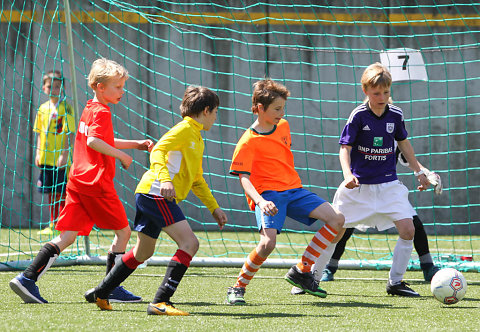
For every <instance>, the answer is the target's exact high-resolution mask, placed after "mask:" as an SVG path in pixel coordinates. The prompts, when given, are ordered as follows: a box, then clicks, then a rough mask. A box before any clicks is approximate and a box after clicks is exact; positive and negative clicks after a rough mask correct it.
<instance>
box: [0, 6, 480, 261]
mask: <svg viewBox="0 0 480 332" xmlns="http://www.w3.org/2000/svg"><path fill="white" fill-rule="evenodd" d="M64 3H65V2H64V1H48V0H39V1H15V0H5V1H2V7H1V8H0V36H1V45H2V47H1V48H0V67H1V69H0V78H1V79H0V84H1V86H2V89H0V95H1V96H0V97H1V102H0V103H1V113H0V120H1V127H0V139H1V140H0V162H1V164H2V166H3V179H4V180H3V186H2V190H1V197H0V211H1V225H0V263H2V264H4V265H6V266H8V267H15V266H16V263H18V262H19V261H21V260H29V259H31V258H32V257H33V256H34V255H35V254H36V252H37V251H38V249H39V248H40V247H41V246H42V245H43V244H44V243H45V242H46V241H49V240H50V239H51V238H52V237H53V236H54V235H55V234H50V235H48V234H47V235H44V234H38V232H39V231H40V230H42V229H44V228H45V227H46V226H48V224H49V219H50V215H49V205H50V202H49V199H48V195H46V194H41V193H39V192H38V191H37V188H36V182H37V179H38V176H39V169H38V167H36V166H35V155H36V149H37V148H38V147H37V143H36V134H35V133H34V132H33V127H34V121H35V117H36V114H37V112H38V108H39V105H40V104H42V103H44V102H46V101H48V97H47V96H46V95H45V94H44V92H43V90H42V77H43V75H44V74H45V73H47V72H48V71H50V70H59V71H60V72H61V73H62V75H63V77H64V78H65V84H64V86H63V91H62V94H63V95H64V96H65V97H66V101H67V102H68V103H70V104H71V105H73V106H74V107H75V109H76V115H77V117H78V115H79V113H80V112H81V110H82V109H83V107H84V105H85V103H86V101H87V100H88V99H91V98H92V97H93V93H92V91H91V90H90V89H89V87H88V85H87V80H86V76H87V75H88V72H89V70H90V67H91V64H92V62H93V61H94V60H95V59H97V58H99V57H106V58H110V59H113V60H115V61H117V62H119V63H120V64H122V65H123V66H124V67H126V68H127V69H128V71H129V74H130V79H129V80H128V81H127V84H126V91H127V93H126V95H125V96H124V97H123V99H122V101H121V102H120V103H119V104H118V105H115V106H113V107H112V113H113V123H114V128H115V135H116V137H119V138H125V139H141V138H145V137H148V138H151V139H152V140H154V141H156V140H158V139H159V138H160V137H161V136H162V135H163V134H164V133H165V132H166V131H167V130H168V129H169V128H170V127H171V126H173V125H174V124H176V123H177V122H179V121H180V119H181V117H180V115H179V109H178V106H179V104H180V101H181V98H182V96H183V92H184V90H185V88H186V86H188V85H190V84H198V85H204V86H207V87H209V88H211V89H213V90H214V91H216V92H217V93H218V94H219V96H220V101H221V105H220V106H221V109H220V112H219V118H218V121H217V124H216V125H215V126H214V127H213V128H212V130H211V131H209V132H207V133H205V134H204V140H205V144H206V148H205V155H204V160H203V162H204V171H205V174H204V175H205V178H206V180H207V182H208V183H209V185H210V188H211V189H212V192H213V194H214V196H215V197H216V198H217V200H218V201H219V203H220V206H221V207H222V208H224V210H225V211H226V212H227V214H228V217H229V225H228V226H227V227H226V228H225V230H224V231H223V232H219V231H218V229H217V227H216V223H215V222H214V220H213V218H212V216H211V215H210V213H209V212H208V210H206V209H205V208H204V206H203V205H202V204H201V202H200V201H199V200H198V199H197V198H196V197H195V196H193V195H190V196H189V197H188V198H187V199H186V200H185V201H184V202H183V203H181V204H182V205H181V207H182V209H183V211H184V213H185V215H186V216H187V218H188V220H189V222H190V224H191V226H192V228H193V229H194V230H195V232H196V234H197V236H198V237H199V239H200V241H201V246H200V250H199V253H198V254H197V256H198V257H211V258H225V259H227V260H228V259H233V258H243V257H245V256H246V255H247V254H248V253H249V252H250V251H251V250H252V248H253V247H254V246H255V244H256V243H257V241H258V232H257V227H256V222H255V217H254V215H253V213H252V212H250V211H248V208H247V205H246V201H245V197H244V194H243V192H242V189H241V187H240V184H239V182H238V179H237V178H235V177H233V176H230V175H229V174H228V171H229V167H230V158H231V156H232V153H233V150H234V147H235V144H236V142H237V141H238V139H239V138H240V136H241V135H242V133H243V132H244V130H245V129H247V128H248V127H249V126H250V124H251V123H252V122H253V121H254V116H253V114H252V112H251V111H250V103H251V101H250V100H251V90H252V84H253V83H254V82H255V81H257V80H258V79H261V78H263V77H264V76H270V77H272V78H273V79H275V80H277V81H279V82H281V83H283V84H285V85H286V86H287V87H288V88H289V89H290V91H291V97H290V98H289V100H288V102H287V108H286V118H287V119H288V120H289V123H290V126H291V130H292V140H293V152H294V156H295V163H296V167H297V170H298V172H299V174H300V176H301V178H302V181H303V184H304V187H305V188H307V189H309V190H311V191H313V192H315V193H317V194H319V195H320V196H321V197H324V198H325V199H327V200H328V201H332V198H333V195H334V193H335V190H336V188H337V187H338V185H339V184H340V182H341V181H342V180H343V177H342V173H341V168H340V164H339V162H338V150H339V146H338V138H339V135H340V132H341V130H342V128H343V126H344V124H345V122H346V119H347V118H348V116H349V114H350V112H351V110H353V109H354V108H355V107H356V106H357V105H358V104H360V103H361V102H362V101H363V98H364V95H363V93H362V90H361V87H360V84H359V81H360V76H361V73H362V72H363V70H364V69H365V67H366V66H368V65H369V64H371V63H373V62H377V61H380V54H381V53H382V52H384V51H387V50H391V49H400V50H403V51H404V52H407V50H409V49H412V50H417V51H419V52H420V54H421V59H422V61H423V63H424V65H423V64H422V66H421V67H422V68H425V71H426V75H427V76H428V79H426V80H417V79H409V78H407V79H406V80H402V81H398V82H395V83H394V85H393V87H392V96H393V99H394V101H395V104H396V105H398V106H400V107H401V108H402V109H403V111H404V114H405V118H406V126H407V130H408V132H409V136H410V138H411V142H412V145H413V146H414V149H415V151H416V154H417V157H418V159H419V161H420V162H421V163H422V164H423V165H425V166H426V167H427V168H429V169H431V170H434V171H436V172H437V173H438V174H439V175H440V176H441V177H442V179H443V182H444V185H445V189H444V193H443V194H442V195H440V196H436V195H434V193H433V191H432V190H429V191H427V192H426V193H419V192H418V191H417V190H415V187H416V180H415V177H414V176H413V174H412V172H411V171H410V170H409V169H407V168H405V167H402V166H398V171H399V174H400V179H401V180H402V181H403V182H404V183H405V184H406V185H407V187H408V188H409V189H410V196H409V197H410V201H411V203H412V205H413V206H414V207H415V208H416V210H417V212H418V214H419V216H420V217H421V219H422V220H423V222H424V225H425V228H426V230H427V233H428V235H429V244H430V249H431V252H432V255H433V256H434V259H435V260H436V261H439V262H442V261H454V262H457V261H458V262H457V263H458V264H462V261H461V259H460V257H462V256H463V258H464V259H467V260H468V259H470V257H473V259H474V260H476V259H478V256H477V255H478V254H479V252H478V248H479V247H480V246H479V245H478V241H479V236H478V234H479V230H480V228H479V225H478V224H479V220H480V219H479V217H478V216H479V215H480V208H479V201H480V188H479V185H480V180H479V179H480V170H479V165H480V151H479V145H478V141H479V137H480V135H479V130H480V121H479V112H478V108H477V107H476V103H477V102H478V98H479V94H478V91H480V86H479V85H480V76H479V74H480V72H479V70H478V68H479V63H478V62H479V61H480V60H479V59H480V54H479V47H478V39H479V37H480V33H479V27H480V14H479V10H480V4H479V3H475V2H472V1H459V2H455V3H452V2H450V1H436V2H435V4H433V5H432V2H431V1H413V2H409V3H411V5H405V4H403V2H401V1H386V0H378V1H354V2H353V4H352V3H350V2H349V3H348V5H347V2H335V5H333V3H332V4H329V2H327V1H325V2H321V3H322V4H319V2H317V1H309V0H300V1H297V0H296V1H287V0H277V1H265V2H254V1H236V2H229V1H220V0H218V1H203V2H199V1H186V0H184V1H147V0H145V1H128V2H127V1H113V0H111V1H109V0H103V1H94V2H93V1H81V0H69V4H70V8H71V14H70V17H71V21H72V35H73V42H72V50H73V55H74V57H73V58H71V57H70V56H69V44H68V42H67V41H68V40H67V29H68V26H67V25H66V24H65V23H66V20H65V18H66V14H65V8H64ZM71 65H73V66H74V71H75V76H76V80H75V81H72V73H71V71H70V66H71ZM411 68H412V73H415V71H416V68H414V67H411ZM73 89H75V91H76V93H77V95H78V100H74V99H73V97H72V96H73V93H72V91H73ZM70 149H71V148H70ZM129 153H131V155H132V156H133V158H134V163H133V164H132V166H131V167H130V168H129V169H128V170H127V171H125V170H123V169H120V168H117V175H116V183H115V185H116V188H117V191H118V193H119V195H120V197H121V199H122V201H123V203H124V206H125V209H126V211H127V215H128V217H129V220H130V221H133V218H134V215H135V205H134V195H133V193H134V190H135V187H136V185H137V183H138V180H139V178H140V177H141V176H142V174H143V173H144V171H145V170H146V169H147V167H148V155H147V154H146V153H144V152H139V151H131V152H129ZM276 176H281V174H277V175H276ZM319 227H320V223H316V224H314V226H312V227H305V226H302V225H301V224H299V223H296V222H294V221H292V220H290V219H287V221H286V223H285V227H284V231H283V232H282V233H281V234H280V236H279V238H278V241H277V244H278V245H277V249H276V250H275V251H274V253H273V254H272V256H271V257H272V258H284V259H285V258H298V257H300V256H301V254H302V253H303V250H304V248H305V246H306V244H307V243H308V242H309V241H310V239H311V236H312V234H313V232H315V231H316V230H317V229H318V228H319ZM394 233H395V231H394V230H390V231H387V232H375V231H369V232H367V233H359V232H356V233H355V234H354V236H353V238H352V239H351V240H350V241H349V242H348V243H347V250H346V253H345V255H344V257H343V259H346V260H349V259H350V260H357V259H359V260H367V259H373V260H380V261H381V260H385V261H388V260H389V259H391V253H392V249H393V247H394V245H395V240H396V235H395V234H394ZM112 238H113V233H112V232H110V231H104V230H98V229H96V228H95V229H94V231H92V233H91V236H90V238H89V241H90V244H89V253H90V254H91V255H93V256H96V255H105V253H106V251H107V250H108V247H109V245H110V243H111V240H112ZM134 242H135V238H134V237H133V238H132V240H131V242H130V245H133V243H134ZM175 247H176V245H175V243H173V241H172V240H170V239H169V238H168V236H162V235H161V237H160V239H159V241H158V246H157V250H156V253H155V255H156V256H166V257H169V256H171V254H172V253H173V252H174V250H175ZM476 248H477V249H476ZM86 251H87V248H86V244H85V242H84V241H83V239H82V238H79V239H78V241H77V242H76V244H75V245H74V246H71V247H70V248H69V249H67V250H66V251H65V252H63V254H62V257H64V258H66V259H69V258H71V259H75V258H76V257H78V256H79V255H83V254H85V252H86ZM415 262H416V257H415V256H413V257H412V264H415ZM458 266H460V265H458Z"/></svg>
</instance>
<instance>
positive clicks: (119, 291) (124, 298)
mask: <svg viewBox="0 0 480 332" xmlns="http://www.w3.org/2000/svg"><path fill="white" fill-rule="evenodd" d="M108 300H109V301H110V302H124V303H125V302H140V301H142V298H141V297H140V296H137V295H134V294H133V293H132V292H129V291H128V290H126V289H125V288H123V286H118V287H117V288H115V289H114V290H113V291H112V293H111V294H110V296H109V297H108Z"/></svg>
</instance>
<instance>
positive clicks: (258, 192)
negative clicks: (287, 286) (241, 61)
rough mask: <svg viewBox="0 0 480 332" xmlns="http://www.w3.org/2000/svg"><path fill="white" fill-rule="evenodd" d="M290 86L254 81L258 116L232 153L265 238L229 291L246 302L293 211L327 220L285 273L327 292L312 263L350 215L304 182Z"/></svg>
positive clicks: (315, 291) (232, 300) (307, 219)
mask: <svg viewBox="0 0 480 332" xmlns="http://www.w3.org/2000/svg"><path fill="white" fill-rule="evenodd" d="M289 95H290V92H289V91H288V89H287V88H286V87H285V86H283V85H281V84H279V83H276V82H274V81H273V80H271V79H264V80H261V81H258V82H256V83H255V84H254V90H253V96H252V111H253V113H254V114H256V115H257V116H258V118H257V120H256V121H255V122H254V123H253V124H252V126H251V127H250V128H249V129H247V130H246V131H245V133H244V134H243V136H242V137H241V138H240V140H239V142H238V143H237V146H236V148H235V152H234V153H233V157H232V165H231V167H230V173H231V174H234V175H238V176H239V179H240V184H241V185H242V187H243V189H244V191H245V194H246V196H247V200H248V203H249V205H250V208H251V209H252V210H255V215H256V218H257V225H258V230H259V232H260V242H259V243H258V245H257V247H256V248H255V249H253V251H252V252H251V253H250V254H249V255H248V258H247V260H246V261H245V264H244V265H243V267H242V269H241V271H240V275H239V276H238V278H237V281H236V283H235V284H234V286H233V287H230V288H229V289H228V292H227V303H228V304H231V305H239V304H245V299H244V294H245V288H246V286H247V285H248V284H249V283H250V281H251V279H252V278H253V276H254V275H255V273H256V272H257V271H258V269H259V268H260V266H261V265H262V264H263V262H264V261H265V260H266V259H267V257H268V256H269V255H270V253H271V252H272V251H273V250H274V249H275V244H276V238H277V234H279V233H280V231H281V230H282V228H283V224H284V222H285V218H286V217H287V216H288V217H290V218H292V219H295V220H297V221H299V222H301V223H303V224H306V225H312V224H313V223H314V222H315V221H316V220H317V219H321V220H322V221H324V222H325V225H324V226H323V227H322V228H320V230H319V231H318V232H317V233H316V234H315V235H314V237H313V239H312V241H311V242H310V244H309V245H308V246H307V248H306V249H305V252H304V254H303V256H302V259H301V261H300V262H299V263H298V264H296V265H294V266H292V267H291V268H290V270H289V271H288V273H287V275H286V276H285V279H286V280H287V281H288V282H289V283H291V284H292V285H294V286H297V287H300V288H301V289H303V290H304V291H305V292H307V293H308V294H311V295H314V296H319V297H326V296H327V292H325V291H324V290H323V289H321V288H320V287H319V286H318V283H317V282H316V281H315V279H314V277H313V274H312V272H311V269H312V265H313V263H314V262H315V260H316V259H317V258H318V256H320V255H321V254H322V253H323V251H324V249H325V248H326V247H327V246H328V245H329V244H330V243H331V242H332V241H333V240H336V236H337V234H338V232H339V231H340V230H342V226H343V222H344V217H343V215H342V214H341V213H340V212H339V211H338V210H336V209H334V208H333V207H332V206H331V205H330V204H329V203H328V202H326V201H325V200H323V199H322V198H320V197H319V196H317V195H316V194H314V193H312V192H310V191H308V190H306V189H304V188H302V182H301V180H300V177H299V176H298V173H297V171H296V170H295V165H294V161H293V153H292V151H291V145H292V141H291V137H290V127H289V124H288V122H287V121H286V120H285V119H283V116H284V115H285V111H284V109H285V103H286V100H287V97H288V96H289Z"/></svg>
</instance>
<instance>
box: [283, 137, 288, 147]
mask: <svg viewBox="0 0 480 332" xmlns="http://www.w3.org/2000/svg"><path fill="white" fill-rule="evenodd" d="M282 141H283V143H284V144H285V145H288V140H287V136H282Z"/></svg>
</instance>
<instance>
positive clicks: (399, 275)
mask: <svg viewBox="0 0 480 332" xmlns="http://www.w3.org/2000/svg"><path fill="white" fill-rule="evenodd" d="M412 250H413V240H404V239H402V238H400V237H399V238H398V240H397V244H396V245H395V249H393V262H392V268H391V269H390V274H389V276H388V281H389V282H390V284H392V285H394V284H398V283H399V282H400V281H402V279H403V275H404V274H405V272H406V271H407V267H408V262H409V261H410V257H411V255H412Z"/></svg>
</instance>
